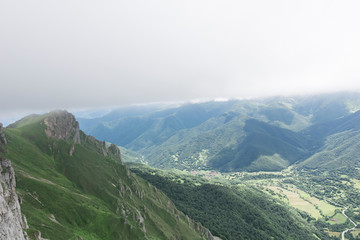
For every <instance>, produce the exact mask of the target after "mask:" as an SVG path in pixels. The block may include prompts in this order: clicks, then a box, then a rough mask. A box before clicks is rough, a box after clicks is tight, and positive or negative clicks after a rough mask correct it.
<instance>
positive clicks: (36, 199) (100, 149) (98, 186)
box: [1, 111, 214, 239]
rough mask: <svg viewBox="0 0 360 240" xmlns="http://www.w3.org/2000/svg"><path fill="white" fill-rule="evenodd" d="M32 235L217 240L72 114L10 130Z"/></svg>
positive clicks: (49, 116)
mask: <svg viewBox="0 0 360 240" xmlns="http://www.w3.org/2000/svg"><path fill="white" fill-rule="evenodd" d="M4 133H5V136H6V139H7V145H6V149H5V150H6V151H2V152H1V156H2V157H6V158H8V159H11V160H12V162H13V166H14V170H15V173H16V176H17V192H18V194H19V196H20V197H21V199H22V211H23V213H24V214H25V216H27V219H28V224H29V229H27V230H26V231H27V233H28V234H29V237H30V238H31V239H35V238H36V236H37V235H38V233H39V232H41V235H42V236H43V237H44V238H50V239H70V238H82V239H118V238H121V239H147V238H159V239H171V238H174V239H177V238H181V239H214V237H213V236H212V234H211V233H210V232H209V231H208V230H207V229H205V228H204V227H202V226H201V224H198V223H196V222H194V221H193V220H191V219H190V218H188V217H187V216H185V215H184V214H183V213H182V212H180V211H178V210H177V209H176V208H175V206H174V204H173V203H172V202H171V200H169V199H168V198H167V197H166V195H165V194H163V193H162V192H161V191H160V190H157V189H156V188H154V187H153V186H152V185H151V184H149V183H147V182H146V181H144V180H142V179H141V178H139V177H137V176H136V175H134V174H132V173H130V171H129V170H128V169H127V167H126V166H125V165H124V164H123V163H122V161H121V155H120V151H119V149H118V148H117V147H116V146H115V145H108V144H107V143H105V142H100V141H98V140H96V139H95V138H94V137H90V136H87V135H85V134H84V133H83V132H82V131H81V130H79V127H78V123H77V121H76V120H75V118H74V116H73V115H72V114H70V113H68V112H66V111H61V112H59V111H57V112H51V113H48V114H45V115H40V116H32V117H29V118H25V119H23V120H20V121H18V122H17V124H15V125H12V126H11V127H10V128H6V129H4Z"/></svg>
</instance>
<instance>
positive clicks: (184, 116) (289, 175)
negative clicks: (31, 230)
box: [79, 93, 360, 239]
mask: <svg viewBox="0 0 360 240" xmlns="http://www.w3.org/2000/svg"><path fill="white" fill-rule="evenodd" d="M359 99H360V95H359V94H358V93H337V94H327V95H326V94H325V95H316V96H308V97H307V96H305V97H293V98H286V97H275V98H269V99H255V100H230V101H226V102H206V103H198V104H184V105H178V106H161V107H159V106H156V108H154V107H151V106H149V107H135V108H133V109H132V111H131V114H126V112H128V111H129V109H122V110H121V109H119V110H117V111H114V112H112V113H110V114H107V115H104V116H103V117H100V118H93V119H79V121H80V123H83V124H84V125H85V127H84V130H85V131H86V132H88V133H89V134H94V135H95V136H96V137H99V138H100V139H103V140H106V141H113V142H115V143H116V144H118V145H120V146H121V147H122V148H123V149H124V150H125V151H123V158H124V161H125V162H128V164H130V165H129V166H130V168H131V169H132V170H133V171H135V172H136V173H137V174H139V175H140V176H142V177H145V179H146V180H147V181H150V182H151V183H152V184H154V185H155V186H157V187H159V188H160V186H162V187H163V188H160V189H162V190H163V191H165V193H166V194H167V195H169V196H170V198H171V196H172V194H173V193H172V192H171V191H167V187H166V186H163V185H162V184H160V183H159V181H160V182H161V181H165V182H167V183H168V182H169V181H172V182H175V183H176V184H184V185H185V186H188V185H190V186H198V187H200V186H202V185H203V184H205V183H206V184H207V183H209V184H213V185H214V186H225V187H230V188H236V189H246V188H247V189H253V190H254V191H260V192H262V193H264V194H266V196H267V197H266V198H269V199H275V200H271V201H278V204H280V205H282V206H285V207H286V206H288V207H290V209H293V210H289V209H288V210H289V211H295V212H297V211H298V212H299V214H300V215H301V218H302V219H306V222H307V223H308V224H309V226H312V227H315V228H316V229H318V230H319V231H320V232H321V233H319V232H317V233H314V232H316V231H317V230H316V231H314V230H311V231H312V232H313V233H314V236H317V237H316V238H320V239H328V238H329V239H341V238H342V235H344V237H345V238H346V239H358V238H360V236H359V234H358V232H359V231H357V229H358V228H356V227H355V228H354V229H352V228H353V227H354V225H353V224H352V222H351V221H352V220H353V221H354V222H356V224H357V223H359V220H360V219H359V218H360V216H359V215H358V214H359V211H360V209H359V206H360V204H359V203H360V202H359V200H358V199H360V198H359V196H360V192H359V180H360V174H359V167H360V155H359V154H358V152H359V150H360V145H359V144H358V143H359V142H360V141H359V140H360V125H359V122H360V117H359V116H360V114H359V111H358V110H360V104H359V103H360V101H359ZM135 122H136V124H134V123H135ZM129 123H131V124H129ZM118 139H119V140H120V141H118ZM124 140H125V141H124ZM134 162H136V163H142V164H144V163H145V164H147V165H148V166H151V167H154V169H152V170H149V169H147V168H146V167H145V166H142V165H134V164H133V163H134ZM155 169H161V170H155ZM149 172H150V173H151V174H150V175H149ZM158 175H159V176H160V178H155V176H158ZM153 178H155V179H156V181H155V180H154V179H153ZM161 179H162V180H161ZM199 179H202V180H199ZM153 181H155V182H153ZM203 181H205V182H203ZM156 184H160V185H156ZM180 189H182V187H180ZM236 191H238V190H236ZM249 191H250V190H249ZM195 192H196V191H195ZM250 192H251V191H250ZM194 194H195V193H194ZM195 195H196V194H195ZM258 197H259V196H258ZM177 198H181V197H180V196H179V195H177V196H173V198H172V200H173V201H174V203H175V204H179V205H177V206H178V207H179V208H181V204H184V203H177ZM204 201H205V200H204ZM187 204H189V203H187ZM345 208H346V211H345V212H344V214H343V213H342V211H343V210H344V209H345ZM181 209H182V210H183V211H185V212H186V208H181ZM187 214H189V213H188V212H187ZM347 216H348V217H349V218H347ZM192 217H195V219H196V216H192ZM215 218H216V217H215ZM219 218H220V219H221V217H220V216H219ZM233 218H234V217H233ZM274 218H275V219H276V216H275V217H274ZM199 219H200V218H198V220H199ZM300 222H301V221H300ZM202 223H203V224H204V225H205V226H206V227H208V228H210V230H212V229H211V224H210V225H207V224H208V223H206V222H205V221H203V222H202ZM309 226H308V227H309ZM308 227H304V228H305V229H309V228H308ZM347 229H352V230H351V231H350V230H349V231H347V232H346V230H347ZM215 232H216V230H215ZM323 233H324V234H325V235H321V234H323ZM221 234H223V233H220V236H223V238H225V239H237V238H236V237H235V238H234V236H227V237H224V235H221ZM326 235H327V236H326ZM240 239H241V238H240Z"/></svg>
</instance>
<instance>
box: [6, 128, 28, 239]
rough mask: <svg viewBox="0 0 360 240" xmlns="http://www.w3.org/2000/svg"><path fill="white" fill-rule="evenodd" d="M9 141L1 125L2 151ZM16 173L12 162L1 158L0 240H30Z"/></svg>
mask: <svg viewBox="0 0 360 240" xmlns="http://www.w3.org/2000/svg"><path fill="white" fill-rule="evenodd" d="M6 143H7V141H6V138H5V135H4V132H3V127H2V124H1V123H0V147H1V148H0V150H1V149H4V148H5V145H6ZM15 186H16V181H15V172H14V169H13V168H12V166H11V161H10V160H8V159H3V158H1V157H0V239H16V240H22V239H28V237H27V234H26V232H24V231H23V229H25V228H28V225H27V221H26V218H25V216H22V214H21V209H20V203H19V197H18V195H17V193H16V190H15Z"/></svg>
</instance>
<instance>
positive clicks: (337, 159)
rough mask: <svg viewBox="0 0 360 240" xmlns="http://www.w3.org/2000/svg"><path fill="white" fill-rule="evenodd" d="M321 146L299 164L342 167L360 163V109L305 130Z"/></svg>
mask: <svg viewBox="0 0 360 240" xmlns="http://www.w3.org/2000/svg"><path fill="white" fill-rule="evenodd" d="M303 134H306V135H307V136H309V137H311V138H312V139H314V140H315V141H316V142H317V143H318V145H320V146H321V147H320V148H319V149H318V151H317V152H316V153H315V154H314V155H312V156H311V157H309V158H308V159H306V161H304V162H302V163H300V164H299V167H300V168H302V167H304V168H317V169H327V170H328V169H340V168H349V167H350V168H351V167H357V166H359V165H360V157H359V154H358V152H359V150H360V144H359V140H360V111H357V112H355V113H353V114H351V115H349V116H346V117H342V118H339V119H335V120H333V121H327V122H324V123H321V124H315V125H313V126H311V127H309V128H307V129H305V130H304V131H303Z"/></svg>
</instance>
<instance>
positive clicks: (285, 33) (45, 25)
mask: <svg viewBox="0 0 360 240" xmlns="http://www.w3.org/2000/svg"><path fill="white" fill-rule="evenodd" d="M359 7H360V2H359V1H357V0H354V1H330V0H318V1H310V0H306V1H286V0H279V1H266V0H255V1H229V0H225V1H208V0H207V1H205V0H199V1H187V0H184V1H165V0H157V1H154V0H150V1H149V0H146V1H145V0H138V1H111V0H107V1H85V0H75V1H45V0H35V1H25V0H23V1H4V2H2V3H1V8H0V31H1V33H2V37H1V38H0V81H1V90H0V91H1V95H0V102H1V104H0V114H5V112H9V111H18V110H24V109H25V110H27V109H53V108H74V107H75V108H76V107H85V108H86V107H98V106H107V105H111V106H113V105H117V104H132V103H141V102H155V101H157V102H158V101H178V100H190V99H210V98H234V97H249V96H264V95H266V96H268V95H273V94H293V93H309V92H310V93H314V92H324V91H334V90H349V89H350V90H354V89H360V81H359V80H360V79H359V78H360V70H359V69H360V68H359V67H360V57H359V56H360V45H359V44H358V43H359V42H360V28H359V27H358V23H359V22H360V15H359V14H358V9H359Z"/></svg>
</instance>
